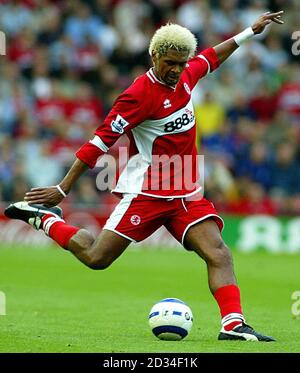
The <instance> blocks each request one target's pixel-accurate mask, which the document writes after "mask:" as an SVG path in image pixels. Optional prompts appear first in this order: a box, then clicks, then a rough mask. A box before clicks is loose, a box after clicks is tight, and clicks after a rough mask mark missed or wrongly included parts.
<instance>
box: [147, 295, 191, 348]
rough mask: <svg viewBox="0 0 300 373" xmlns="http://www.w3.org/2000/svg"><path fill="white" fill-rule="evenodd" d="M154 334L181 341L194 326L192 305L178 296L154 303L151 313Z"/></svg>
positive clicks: (164, 338)
mask: <svg viewBox="0 0 300 373" xmlns="http://www.w3.org/2000/svg"><path fill="white" fill-rule="evenodd" d="M149 325H150V328H151V330H152V332H153V334H154V335H155V336H156V337H157V338H159V339H162V340H165V341H180V340H181V339H183V338H185V337H186V336H187V335H188V334H189V332H190V331H191V328H192V326H193V314H192V311H191V309H190V307H189V306H188V305H187V304H186V303H184V302H183V301H182V300H180V299H177V298H165V299H162V300H161V301H159V302H157V303H156V304H154V306H153V307H152V308H151V310H150V313H149Z"/></svg>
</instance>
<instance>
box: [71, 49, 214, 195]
mask: <svg viewBox="0 0 300 373" xmlns="http://www.w3.org/2000/svg"><path fill="white" fill-rule="evenodd" d="M219 63H220V62H219V59H218V57H217V55H216V53H215V51H214V49H213V48H208V49H206V50H204V51H203V52H202V53H200V54H199V55H197V56H195V57H194V58H192V59H191V60H189V62H188V64H187V66H186V68H185V70H184V71H183V73H182V75H181V77H180V80H179V82H178V83H177V85H176V86H175V87H171V86H168V85H166V84H164V83H163V82H161V81H159V80H158V79H157V78H156V76H155V75H154V73H153V68H151V69H150V70H149V71H147V72H146V73H145V74H144V75H142V76H140V77H139V78H137V79H136V80H135V81H134V82H133V84H132V85H131V86H130V87H129V88H128V89H127V90H125V91H124V92H123V93H122V94H121V95H120V96H119V97H118V98H117V100H116V102H115V103H114V105H113V107H112V109H111V111H110V113H109V114H108V115H107V117H106V118H105V120H104V122H103V123H102V124H101V125H100V126H99V127H98V128H97V130H96V131H95V137H94V139H93V140H90V141H89V142H88V143H86V144H84V145H83V146H82V147H81V148H80V149H79V150H78V152H77V153H76V156H77V157H78V158H79V159H80V160H82V161H83V162H84V163H86V164H87V165H88V166H89V167H90V168H92V167H94V166H95V164H96V161H97V159H98V157H99V156H100V155H102V154H104V153H105V152H107V151H108V150H109V148H110V147H111V146H112V145H113V144H114V143H115V142H116V141H117V139H118V138H119V137H120V136H121V135H122V134H124V133H126V134H127V136H128V137H129V140H130V147H129V160H128V162H127V165H126V167H125V169H124V170H123V171H122V173H121V174H120V176H119V179H118V182H117V185H116V187H115V189H114V190H113V192H116V193H137V194H144V195H149V196H154V197H162V198H176V197H187V196H191V195H193V194H194V193H197V192H198V191H199V189H200V186H199V185H198V184H197V174H198V167H197V149H196V145H195V136H196V126H195V117H194V110H193V104H192V99H191V91H192V89H193V88H194V87H195V85H196V84H197V82H198V80H199V79H201V78H202V77H204V76H205V75H206V74H207V73H209V72H211V71H213V70H214V69H216V68H217V67H218V66H219Z"/></svg>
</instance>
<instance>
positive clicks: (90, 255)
mask: <svg viewBox="0 0 300 373" xmlns="http://www.w3.org/2000/svg"><path fill="white" fill-rule="evenodd" d="M5 215H6V216H7V217H9V218H12V219H19V220H23V221H25V222H26V223H28V224H30V225H31V226H33V227H34V228H35V229H43V230H44V232H45V233H46V235H47V236H49V237H50V238H52V239H53V240H54V241H55V242H57V243H58V244H59V245H60V246H61V247H63V248H64V249H66V250H69V251H71V252H72V253H73V254H74V255H75V256H76V257H77V258H78V259H79V260H80V261H81V262H82V263H84V264H85V265H87V266H88V267H90V268H92V269H104V268H107V267H108V266H109V265H110V264H111V263H112V262H113V261H114V260H115V259H117V258H118V257H119V256H120V255H121V254H122V253H123V251H124V250H125V249H126V248H127V247H128V245H129V244H130V243H131V241H130V240H129V239H127V238H125V237H122V236H120V235H118V234H117V233H115V232H112V231H109V230H105V229H104V230H103V231H102V232H101V233H100V235H99V236H98V237H97V238H96V239H94V237H93V236H92V235H91V234H90V233H89V232H88V231H87V230H85V229H79V228H77V227H74V226H71V225H68V224H66V222H65V221H64V220H63V219H62V211H61V209H60V208H59V207H53V208H47V207H45V206H42V205H28V203H27V202H17V203H14V204H12V205H10V206H8V207H7V209H6V210H5Z"/></svg>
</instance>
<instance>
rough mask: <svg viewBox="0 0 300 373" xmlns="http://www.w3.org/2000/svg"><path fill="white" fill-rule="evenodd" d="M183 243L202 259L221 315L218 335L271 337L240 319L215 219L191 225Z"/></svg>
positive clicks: (234, 286) (228, 256) (228, 259)
mask: <svg viewBox="0 0 300 373" xmlns="http://www.w3.org/2000/svg"><path fill="white" fill-rule="evenodd" d="M184 246H185V247H186V248H187V249H189V250H192V251H195V252H196V253H197V254H198V255H199V256H200V257H201V258H202V259H204V260H205V262H206V265H207V271H208V283H209V288H210V291H211V292H212V294H213V296H214V297H215V299H216V301H217V303H218V305H219V308H220V313H221V317H222V329H221V332H220V334H219V337H218V339H219V340H251V341H263V342H271V341H274V339H273V338H272V337H268V336H264V335H262V334H260V333H257V332H255V330H253V329H252V328H251V327H250V326H249V325H247V324H245V322H244V321H245V320H244V316H243V313H242V307H241V300H240V290H239V288H238V286H237V282H236V278H235V275H234V269H233V261H232V256H231V253H230V251H229V249H228V247H227V246H226V245H225V243H224V242H223V239H222V237H221V233H220V230H219V228H218V225H217V224H216V222H215V221H214V220H213V219H206V220H204V221H202V222H199V223H197V224H195V225H193V226H191V227H190V228H189V229H188V230H187V232H186V235H185V238H184Z"/></svg>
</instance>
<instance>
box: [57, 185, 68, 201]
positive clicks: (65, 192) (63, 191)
mask: <svg viewBox="0 0 300 373" xmlns="http://www.w3.org/2000/svg"><path fill="white" fill-rule="evenodd" d="M55 187H56V189H57V190H58V191H59V193H60V194H61V195H62V196H63V197H64V198H66V197H67V194H68V192H67V191H65V190H64V189H63V188H62V187H61V185H59V184H57V185H55Z"/></svg>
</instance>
